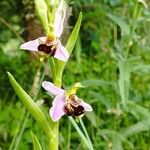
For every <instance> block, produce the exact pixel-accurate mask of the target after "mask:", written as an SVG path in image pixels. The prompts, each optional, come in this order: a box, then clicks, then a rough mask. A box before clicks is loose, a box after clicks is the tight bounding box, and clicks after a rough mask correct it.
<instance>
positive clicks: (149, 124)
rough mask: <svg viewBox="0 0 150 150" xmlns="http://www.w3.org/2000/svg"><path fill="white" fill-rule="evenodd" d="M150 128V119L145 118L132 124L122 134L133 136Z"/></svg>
mask: <svg viewBox="0 0 150 150" xmlns="http://www.w3.org/2000/svg"><path fill="white" fill-rule="evenodd" d="M147 130H150V119H145V120H142V121H139V122H137V123H136V124H133V125H131V126H130V127H128V128H126V129H125V130H123V132H122V135H123V136H125V137H129V136H132V135H134V134H137V133H139V132H142V131H147Z"/></svg>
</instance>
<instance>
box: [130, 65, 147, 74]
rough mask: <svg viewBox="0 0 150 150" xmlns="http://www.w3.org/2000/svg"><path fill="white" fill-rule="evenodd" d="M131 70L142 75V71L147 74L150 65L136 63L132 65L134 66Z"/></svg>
mask: <svg viewBox="0 0 150 150" xmlns="http://www.w3.org/2000/svg"><path fill="white" fill-rule="evenodd" d="M133 72H135V73H137V74H141V75H143V73H145V74H149V73H150V65H145V64H136V66H134V68H133Z"/></svg>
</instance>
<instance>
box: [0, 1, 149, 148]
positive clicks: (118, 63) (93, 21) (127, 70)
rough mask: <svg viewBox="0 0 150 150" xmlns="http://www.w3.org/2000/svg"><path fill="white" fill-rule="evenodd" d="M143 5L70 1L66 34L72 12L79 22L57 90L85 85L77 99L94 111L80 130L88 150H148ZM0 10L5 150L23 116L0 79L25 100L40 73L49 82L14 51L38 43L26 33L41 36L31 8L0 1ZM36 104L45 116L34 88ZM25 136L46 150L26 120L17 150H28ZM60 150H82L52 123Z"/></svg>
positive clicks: (0, 118)
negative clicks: (20, 89) (16, 88)
mask: <svg viewBox="0 0 150 150" xmlns="http://www.w3.org/2000/svg"><path fill="white" fill-rule="evenodd" d="M146 4H147V5H144V4H143V3H140V2H138V1H137V0H133V1H130V0H78V1H70V6H71V7H72V15H71V17H70V20H69V25H68V27H66V32H69V30H70V28H72V26H73V25H74V24H75V21H76V18H77V16H78V14H79V12H80V11H82V12H83V20H82V25H81V30H80V35H79V38H78V41H77V43H76V47H75V49H74V52H73V54H72V56H71V58H70V60H69V62H68V64H67V66H66V69H65V74H64V76H63V87H65V88H68V86H70V85H72V84H74V83H75V82H79V81H80V82H82V83H83V84H84V85H86V88H85V89H81V90H80V91H78V95H79V96H80V97H83V98H84V99H85V100H87V102H89V103H90V104H91V105H92V107H93V110H94V111H93V112H92V113H89V114H87V115H86V117H84V118H83V122H84V124H85V125H86V129H87V131H88V134H89V136H90V138H91V141H92V144H93V147H94V149H96V150H98V149H113V150H121V149H127V150H130V149H137V150H149V148H150V144H149V139H150V131H149V129H150V117H149V116H150V111H149V108H150V102H149V100H150V76H149V74H150V60H149V58H150V40H149V36H150V23H149V21H150V9H149V7H150V2H149V1H147V2H146ZM0 7H1V8H2V9H1V12H0V33H1V34H0V148H1V149H3V150H5V149H6V150H7V149H9V147H10V145H11V141H12V139H13V137H14V136H15V135H16V132H17V130H18V124H19V123H20V121H21V118H22V116H23V113H24V111H25V110H24V108H23V106H22V104H21V103H20V101H19V100H18V98H17V96H16V95H15V94H14V91H13V90H12V87H11V86H10V83H9V81H8V77H7V75H6V71H9V72H11V73H12V74H13V75H14V76H15V78H16V79H17V81H18V82H19V83H20V85H22V87H23V88H24V89H25V90H26V91H27V92H28V93H30V95H31V96H34V90H32V89H33V87H34V86H32V84H33V82H35V78H34V76H35V75H36V74H37V73H39V76H42V74H43V72H44V79H45V80H51V79H50V77H49V74H50V73H49V72H47V71H46V70H44V67H43V66H40V62H39V60H38V59H36V58H37V57H38V56H35V55H33V54H29V53H28V52H27V53H26V52H25V51H21V50H19V46H20V44H21V43H22V42H23V39H24V40H27V39H32V38H33V37H34V38H36V36H37V37H38V35H33V34H31V33H30V31H33V28H34V32H35V33H36V30H41V29H40V27H39V26H40V25H39V22H38V21H37V19H36V16H35V15H34V6H33V2H30V1H28V0H23V1H17V0H14V1H11V0H2V1H1V2H0ZM35 24H36V25H35ZM35 26H38V28H35ZM29 27H33V28H31V29H30V28H29ZM42 33H43V32H42V31H41V32H40V33H39V32H38V34H42ZM64 34H65V33H64ZM63 38H66V36H65V35H64V36H63ZM63 40H64V41H66V40H65V39H63ZM37 70H38V71H37ZM39 70H40V71H39ZM39 86H40V85H39ZM34 88H35V90H37V88H38V87H34ZM31 91H32V92H31ZM37 100H44V103H43V105H42V106H41V107H42V108H43V110H44V111H45V112H46V113H47V112H48V109H49V107H50V105H51V100H52V98H51V97H50V96H47V95H46V94H45V91H44V90H43V89H42V88H40V91H39V92H38V95H37ZM124 100H125V103H126V104H125V106H123V105H122V102H123V101H124ZM78 125H79V126H80V127H81V129H82V126H81V124H80V123H78ZM30 129H31V130H32V131H33V132H34V133H35V134H36V135H37V137H39V139H40V142H41V143H42V144H41V145H42V146H43V149H46V144H45V143H44V141H45V137H44V136H43V133H42V131H40V130H39V127H38V125H37V124H36V123H35V121H34V120H33V119H32V117H30V119H29V120H28V122H27V125H26V128H25V131H24V132H23V136H22V138H21V142H20V143H19V148H18V149H23V150H25V149H31V148H32V137H31V135H30ZM60 149H87V148H86V146H85V144H84V143H83V142H82V140H81V138H80V135H79V134H78V133H77V131H76V130H75V128H74V126H73V125H72V124H71V122H70V120H69V119H68V118H67V117H63V119H62V120H61V121H60Z"/></svg>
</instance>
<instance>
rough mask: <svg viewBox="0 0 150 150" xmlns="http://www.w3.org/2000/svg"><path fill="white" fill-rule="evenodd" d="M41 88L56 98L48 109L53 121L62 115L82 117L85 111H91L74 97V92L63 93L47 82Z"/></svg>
mask: <svg viewBox="0 0 150 150" xmlns="http://www.w3.org/2000/svg"><path fill="white" fill-rule="evenodd" d="M42 86H43V88H44V89H45V90H46V91H47V92H48V93H50V94H53V95H55V96H56V97H55V99H54V101H53V103H52V107H51V108H50V116H51V118H52V120H53V121H58V120H59V119H60V118H61V117H62V116H63V115H67V116H74V117H82V116H84V114H85V112H86V111H92V107H91V106H90V105H89V104H87V103H85V102H84V101H83V100H82V99H80V98H78V97H77V96H76V95H75V93H74V91H76V90H74V91H73V93H72V92H70V91H65V90H63V89H61V88H59V87H56V86H55V85H54V84H53V83H51V82H48V81H44V82H43V83H42ZM71 90H72V89H71Z"/></svg>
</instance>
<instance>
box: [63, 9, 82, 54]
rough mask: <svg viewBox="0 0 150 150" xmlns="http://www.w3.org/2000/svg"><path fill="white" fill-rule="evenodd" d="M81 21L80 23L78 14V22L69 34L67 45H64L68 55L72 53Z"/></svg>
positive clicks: (80, 18)
mask: <svg viewBox="0 0 150 150" xmlns="http://www.w3.org/2000/svg"><path fill="white" fill-rule="evenodd" d="M81 21H82V13H81V12H80V14H79V17H78V20H77V22H76V25H75V27H74V29H73V31H72V32H71V35H70V37H69V39H68V42H67V45H66V49H67V50H68V52H69V54H71V53H72V50H73V48H74V46H75V43H76V40H77V38H78V34H79V30H80V26H81Z"/></svg>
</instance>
